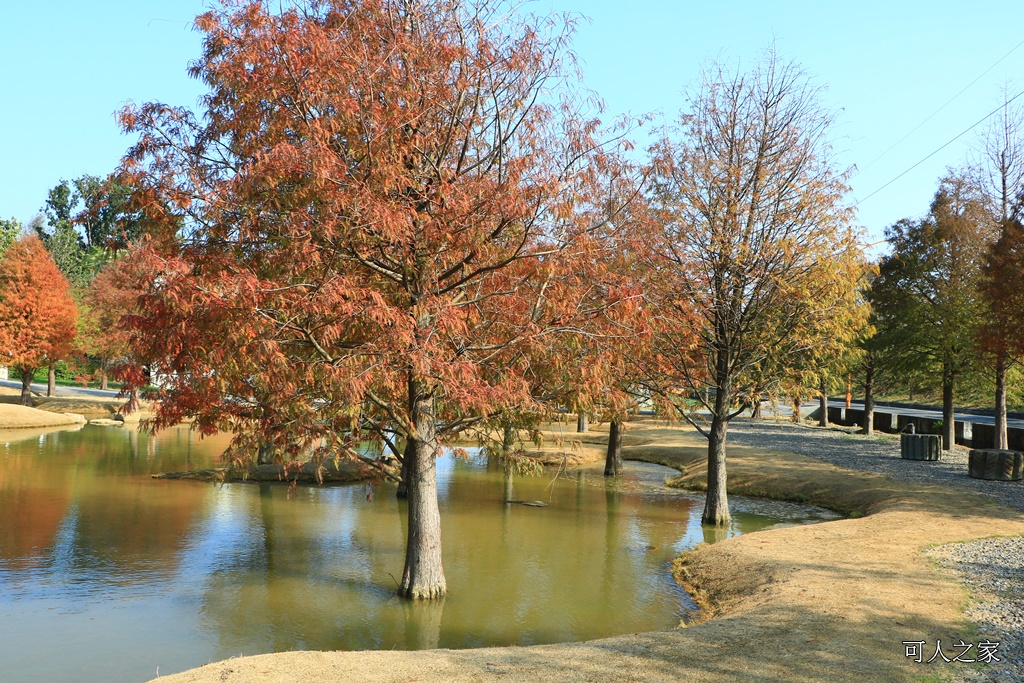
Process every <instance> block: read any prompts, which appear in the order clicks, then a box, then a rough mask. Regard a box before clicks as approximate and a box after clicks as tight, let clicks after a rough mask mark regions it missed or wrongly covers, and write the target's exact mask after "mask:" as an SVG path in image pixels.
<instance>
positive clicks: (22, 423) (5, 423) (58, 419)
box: [0, 403, 85, 430]
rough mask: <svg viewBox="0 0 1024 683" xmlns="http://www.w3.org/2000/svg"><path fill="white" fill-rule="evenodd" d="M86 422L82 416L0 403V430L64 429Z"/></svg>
mask: <svg viewBox="0 0 1024 683" xmlns="http://www.w3.org/2000/svg"><path fill="white" fill-rule="evenodd" d="M84 422H85V418H84V417H82V416H81V415H77V414H72V413H55V412H50V411H46V410H38V409H36V408H29V407H27V406H19V405H12V404H9V403H0V430H8V429H31V428H37V427H63V426H68V425H80V424H83V423H84Z"/></svg>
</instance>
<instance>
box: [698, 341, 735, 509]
mask: <svg viewBox="0 0 1024 683" xmlns="http://www.w3.org/2000/svg"><path fill="white" fill-rule="evenodd" d="M717 366H718V367H717V375H718V377H717V378H716V380H717V384H718V391H717V392H716V393H715V412H714V413H713V414H712V416H711V432H710V433H709V434H708V492H707V498H706V499H705V500H704V514H703V516H702V517H701V523H702V524H711V525H713V526H728V524H729V520H730V517H729V496H728V494H727V491H726V472H725V437H726V433H727V432H728V430H729V421H728V420H727V419H726V418H727V417H728V415H729V405H730V404H731V402H732V382H731V378H730V377H729V374H728V360H727V358H726V354H725V353H723V352H719V359H718V364H717Z"/></svg>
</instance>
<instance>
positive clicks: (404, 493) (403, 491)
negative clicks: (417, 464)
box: [395, 439, 413, 499]
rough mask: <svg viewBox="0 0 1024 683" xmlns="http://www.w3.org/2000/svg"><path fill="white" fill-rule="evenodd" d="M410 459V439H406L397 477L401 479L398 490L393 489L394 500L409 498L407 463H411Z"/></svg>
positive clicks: (411, 453)
mask: <svg viewBox="0 0 1024 683" xmlns="http://www.w3.org/2000/svg"><path fill="white" fill-rule="evenodd" d="M412 459H413V448H412V439H407V440H406V442H405V451H404V452H403V453H402V473H401V474H400V475H399V476H400V477H401V478H400V479H399V481H398V488H397V489H395V497H396V498H402V499H405V498H408V497H409V463H410V462H412Z"/></svg>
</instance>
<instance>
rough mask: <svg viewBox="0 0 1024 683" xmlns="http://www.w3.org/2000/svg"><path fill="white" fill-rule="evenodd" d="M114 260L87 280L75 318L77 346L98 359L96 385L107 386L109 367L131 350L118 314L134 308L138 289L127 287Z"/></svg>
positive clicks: (122, 274) (128, 285)
mask: <svg viewBox="0 0 1024 683" xmlns="http://www.w3.org/2000/svg"><path fill="white" fill-rule="evenodd" d="M129 287H130V283H129V282H128V281H126V279H125V274H124V273H122V272H121V269H120V268H119V267H118V263H117V262H116V261H115V262H113V263H110V264H107V265H106V266H105V267H104V268H103V270H101V271H100V272H99V273H98V274H97V275H96V277H94V278H93V279H92V281H91V282H90V283H89V289H88V291H86V293H85V296H84V297H83V300H82V303H81V306H80V308H81V311H80V316H79V319H78V340H77V344H76V346H77V348H78V350H79V352H80V353H82V354H85V355H87V356H90V357H92V358H93V359H95V360H96V361H98V362H99V370H98V372H97V374H98V376H99V381H100V388H101V389H106V388H107V378H108V376H109V374H110V371H111V367H112V365H113V364H115V363H117V362H118V361H124V360H126V359H127V357H128V355H129V354H130V352H131V347H130V346H129V343H128V333H127V331H126V330H125V328H124V327H123V325H122V322H121V320H122V318H123V317H125V316H126V315H128V314H129V313H132V312H133V311H134V309H133V306H134V305H135V302H136V300H137V298H138V292H136V291H133V290H131V289H130V288H129Z"/></svg>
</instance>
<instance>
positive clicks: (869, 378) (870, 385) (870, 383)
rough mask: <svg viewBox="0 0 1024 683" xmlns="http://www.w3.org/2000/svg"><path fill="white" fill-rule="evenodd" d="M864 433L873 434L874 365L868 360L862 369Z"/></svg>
mask: <svg viewBox="0 0 1024 683" xmlns="http://www.w3.org/2000/svg"><path fill="white" fill-rule="evenodd" d="M864 433H865V434H867V435H868V436H874V434H875V365H874V363H872V362H870V361H869V362H868V365H867V367H866V368H865V369H864Z"/></svg>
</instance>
